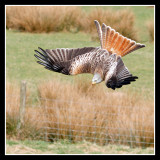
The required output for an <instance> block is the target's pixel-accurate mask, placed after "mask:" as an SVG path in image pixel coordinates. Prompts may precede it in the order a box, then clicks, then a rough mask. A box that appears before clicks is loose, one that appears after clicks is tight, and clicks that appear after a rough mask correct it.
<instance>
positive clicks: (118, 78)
mask: <svg viewBox="0 0 160 160" xmlns="http://www.w3.org/2000/svg"><path fill="white" fill-rule="evenodd" d="M117 62H118V63H117V67H116V73H115V74H113V76H112V77H111V79H110V80H109V81H108V82H107V84H106V85H107V87H108V88H112V89H114V90H115V88H121V87H122V86H123V85H127V84H130V83H131V82H133V81H136V79H138V77H137V76H133V75H132V74H131V73H130V72H129V70H128V68H127V67H126V66H125V65H124V63H123V61H122V59H121V57H119V56H118V59H117Z"/></svg>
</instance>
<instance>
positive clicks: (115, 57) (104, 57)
mask: <svg viewBox="0 0 160 160" xmlns="http://www.w3.org/2000/svg"><path fill="white" fill-rule="evenodd" d="M95 24H96V27H97V31H98V35H99V39H100V43H101V47H84V48H75V49H74V48H70V49H68V48H58V49H46V50H43V49H41V48H39V49H40V51H41V53H40V52H39V51H37V50H35V52H36V53H37V54H38V55H35V57H36V58H37V59H39V60H40V61H37V62H38V63H39V64H41V65H43V66H45V68H46V69H49V70H52V71H55V72H59V73H62V74H66V75H77V74H81V73H91V74H93V75H94V77H93V79H92V84H95V83H100V82H102V81H105V83H106V86H107V87H108V88H112V89H115V88H120V87H122V85H126V84H130V82H131V81H135V79H137V78H138V77H136V76H132V74H130V72H129V70H128V69H127V67H125V65H124V63H123V61H122V59H121V56H124V55H126V54H128V53H130V52H132V51H133V50H136V49H139V48H142V47H144V45H142V44H139V43H136V42H135V41H132V40H130V39H128V38H126V37H123V36H122V35H120V34H119V33H118V32H116V31H115V30H113V29H111V28H110V27H109V26H108V27H107V26H106V25H105V24H103V25H102V30H101V28H100V25H99V23H98V21H95Z"/></svg>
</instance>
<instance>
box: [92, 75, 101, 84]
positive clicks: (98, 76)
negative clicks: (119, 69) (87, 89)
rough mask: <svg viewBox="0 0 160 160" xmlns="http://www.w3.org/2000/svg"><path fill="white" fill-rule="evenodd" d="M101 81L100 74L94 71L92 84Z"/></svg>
mask: <svg viewBox="0 0 160 160" xmlns="http://www.w3.org/2000/svg"><path fill="white" fill-rule="evenodd" d="M102 81H103V79H102V77H101V75H100V74H99V73H95V74H94V76H93V79H92V84H97V83H100V82H102Z"/></svg>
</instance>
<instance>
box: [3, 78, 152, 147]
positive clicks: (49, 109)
mask: <svg viewBox="0 0 160 160" xmlns="http://www.w3.org/2000/svg"><path fill="white" fill-rule="evenodd" d="M78 79H79V80H78ZM75 81H76V82H74V83H69V82H60V81H57V80H56V79H55V80H52V81H48V82H43V83H41V84H39V85H38V97H39V98H38V99H39V100H38V102H34V104H33V103H32V97H30V96H29V91H27V101H26V110H25V119H24V124H23V125H22V127H21V128H20V130H18V131H17V130H16V127H17V123H18V117H19V103H20V102H19V101H20V93H19V87H18V86H15V85H13V84H11V83H7V87H6V127H7V136H12V137H13V136H14V137H16V138H19V139H24V138H28V139H41V138H45V139H46V140H49V141H52V140H53V141H54V140H56V139H70V140H72V141H73V142H76V141H80V140H83V139H85V140H88V141H91V142H95V143H100V144H102V145H104V144H108V143H115V144H127V145H131V146H153V144H152V143H153V142H154V104H153V103H152V102H150V101H144V100H143V99H142V97H139V96H138V95H137V94H133V93H130V92H129V91H128V92H127V93H124V92H120V91H110V90H108V89H107V88H105V87H104V86H103V84H99V85H95V86H92V85H91V83H90V81H89V80H86V79H83V78H82V77H78V78H77V79H76V78H75Z"/></svg>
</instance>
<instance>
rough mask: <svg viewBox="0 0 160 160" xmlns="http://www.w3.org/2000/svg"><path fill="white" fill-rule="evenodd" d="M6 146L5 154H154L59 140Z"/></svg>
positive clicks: (148, 149)
mask: <svg viewBox="0 0 160 160" xmlns="http://www.w3.org/2000/svg"><path fill="white" fill-rule="evenodd" d="M6 144H7V145H6V154H95V155H96V154H154V149H153V148H144V149H143V148H130V147H128V146H123V145H118V146H117V145H107V146H99V145H97V144H95V143H89V142H86V141H82V142H77V143H71V142H69V141H66V140H61V141H58V142H54V143H49V142H44V141H29V140H25V141H15V140H7V141H6Z"/></svg>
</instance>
